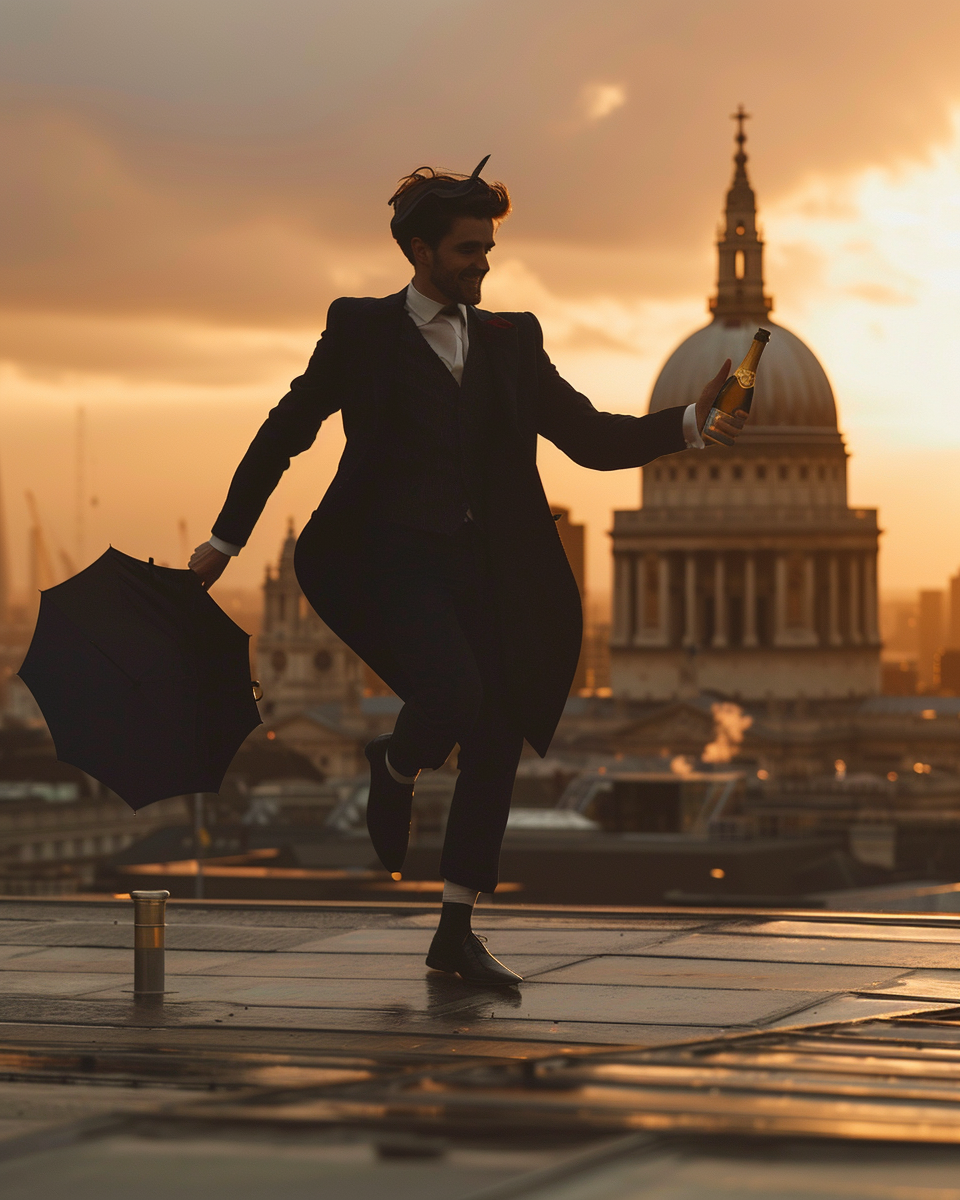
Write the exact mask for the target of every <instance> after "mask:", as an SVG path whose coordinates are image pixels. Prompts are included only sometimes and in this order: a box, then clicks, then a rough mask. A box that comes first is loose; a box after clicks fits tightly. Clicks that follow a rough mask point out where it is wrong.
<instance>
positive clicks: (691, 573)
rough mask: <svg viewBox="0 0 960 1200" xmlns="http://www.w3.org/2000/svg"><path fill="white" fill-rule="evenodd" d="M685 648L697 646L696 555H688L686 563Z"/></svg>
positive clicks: (684, 589) (684, 580) (684, 590)
mask: <svg viewBox="0 0 960 1200" xmlns="http://www.w3.org/2000/svg"><path fill="white" fill-rule="evenodd" d="M683 584H684V586H683V592H684V629H683V644H684V646H696V644H697V559H696V555H694V554H689V553H688V554H687V556H686V560H685V562H684V578H683Z"/></svg>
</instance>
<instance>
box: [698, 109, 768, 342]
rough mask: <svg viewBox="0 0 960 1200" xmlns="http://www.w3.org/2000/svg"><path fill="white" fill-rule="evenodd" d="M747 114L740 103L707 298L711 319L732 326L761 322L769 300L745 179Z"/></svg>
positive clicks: (754, 212)
mask: <svg viewBox="0 0 960 1200" xmlns="http://www.w3.org/2000/svg"><path fill="white" fill-rule="evenodd" d="M749 116H750V114H749V113H748V112H746V111H745V110H744V107H743V105H742V104H741V105H740V106H739V108H738V109H737V111H736V112H735V113H734V114H733V120H735V121H736V122H737V133H736V138H735V140H736V143H737V153H736V154H735V155H734V159H733V162H734V170H733V183H732V184H731V185H730V190H729V191H728V192H727V207H726V212H725V218H726V220H725V224H724V228H723V231H722V234H721V236H720V238H719V239H718V241H717V258H718V263H717V294H716V296H714V297H713V298H712V299H711V300H710V311H711V312H712V313H713V315H714V320H717V321H722V322H723V324H724V325H727V326H729V327H731V328H735V327H737V326H739V325H741V324H743V323H746V324H750V323H751V322H755V321H765V320H766V319H767V315H768V313H769V312H770V310H771V309H772V308H773V300H772V299H771V297H770V296H767V295H765V294H764V290H763V240H762V239H761V237H760V235H759V233H758V232H757V201H756V197H755V196H754V194H753V188H752V187H751V186H750V180H749V179H748V178H747V154H746V151H745V150H744V146H745V145H746V141H747V135H746V134H745V133H744V131H743V123H744V121H746V120H747V119H748V117H749Z"/></svg>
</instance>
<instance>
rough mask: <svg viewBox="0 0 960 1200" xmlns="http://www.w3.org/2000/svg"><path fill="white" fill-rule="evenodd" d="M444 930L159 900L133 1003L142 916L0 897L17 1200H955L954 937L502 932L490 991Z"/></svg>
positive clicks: (423, 911)
mask: <svg viewBox="0 0 960 1200" xmlns="http://www.w3.org/2000/svg"><path fill="white" fill-rule="evenodd" d="M436 913H437V906H435V905H422V904H393V905H389V906H384V905H375V904H335V903H326V904H325V903H250V904H247V903H241V902H229V901H206V902H204V901H179V902H171V903H170V905H169V906H168V929H167V947H168V949H167V988H168V993H167V995H166V996H165V997H164V1001H163V1003H162V1004H156V1003H154V1004H143V1003H135V1002H134V1000H133V996H132V982H133V981H132V966H133V954H132V946H133V927H132V921H133V913H132V905H131V904H130V903H129V901H124V900H110V899H105V898H94V899H82V898H80V899H76V900H34V899H30V900H3V901H0V1191H2V1193H3V1195H4V1197H5V1200H16V1198H19V1197H20V1196H24V1197H26V1196H27V1195H30V1196H31V1197H34V1196H36V1195H37V1194H43V1193H45V1192H47V1193H51V1194H52V1189H53V1188H54V1187H58V1188H59V1187H61V1186H62V1187H64V1188H66V1187H68V1186H69V1187H70V1188H71V1195H72V1196H75V1197H81V1198H82V1197H85V1196H87V1195H88V1194H89V1195H90V1196H93V1195H94V1194H96V1195H97V1197H98V1200H110V1198H111V1197H112V1196H114V1195H116V1196H118V1197H119V1196H120V1195H124V1196H125V1195H127V1194H129V1189H130V1188H131V1187H135V1188H136V1193H137V1195H138V1200H140V1198H142V1200H152V1198H153V1197H154V1196H156V1197H158V1198H159V1197H160V1196H161V1195H162V1196H164V1197H165V1198H168V1197H169V1196H170V1195H177V1196H178V1198H179V1197H188V1198H192V1197H193V1196H194V1195H196V1196H197V1197H198V1198H199V1197H200V1196H203V1197H204V1200H211V1198H216V1197H219V1196H220V1195H223V1196H228V1195H229V1196H230V1197H231V1200H247V1197H249V1198H251V1200H252V1198H254V1197H257V1198H259V1197H261V1196H264V1197H266V1196H268V1195H269V1196H271V1197H273V1196H274V1195H275V1194H276V1193H277V1192H278V1191H279V1192H282V1193H283V1194H284V1195H285V1196H287V1195H289V1196H295V1197H296V1196H300V1195H303V1196H307V1195H309V1196H311V1197H314V1198H316V1197H320V1198H321V1200H323V1198H325V1197H327V1196H328V1195H329V1196H330V1197H334V1196H336V1197H338V1198H339V1197H343V1196H347V1195H349V1197H350V1200H354V1198H355V1197H356V1198H360V1197H364V1196H367V1195H370V1196H374V1195H376V1196H378V1197H379V1196H383V1195H384V1194H387V1195H389V1196H390V1198H391V1200H397V1198H399V1197H403V1196H407V1195H410V1196H411V1197H412V1196H416V1197H417V1198H418V1200H430V1198H431V1197H433V1196H435V1195H436V1196H438V1197H440V1196H443V1197H445V1198H448V1200H461V1198H462V1200H467V1198H468V1197H470V1198H479V1197H481V1196H487V1197H490V1198H491V1200H492V1198H493V1197H495V1196H504V1197H506V1196H508V1195H510V1196H530V1197H535V1196H536V1197H538V1198H539V1197H544V1198H546V1197H556V1198H558V1200H559V1198H560V1197H563V1198H564V1200H567V1198H569V1200H574V1198H578V1200H579V1198H580V1197H582V1198H583V1200H586V1198H587V1197H595V1198H596V1200H600V1198H601V1197H603V1198H604V1200H605V1198H606V1197H609V1198H610V1200H614V1198H620V1197H624V1198H625V1197H627V1196H629V1197H634V1196H637V1197H647V1196H650V1197H664V1198H665V1197H668V1196H669V1197H671V1198H676V1200H679V1198H680V1197H687V1196H690V1197H693V1196H696V1197H698V1198H700V1197H708V1198H709V1197H714V1196H716V1197H718V1198H719V1197H726V1196H728V1195H731V1196H732V1195H733V1194H734V1192H738V1191H739V1194H743V1192H744V1191H746V1192H748V1193H749V1194H750V1195H751V1196H768V1195H769V1196H770V1197H773V1196H777V1197H781V1196H784V1195H790V1196H794V1195H796V1196H807V1195H811V1196H813V1195H816V1196H833V1195H836V1196H841V1195H842V1196H844V1197H850V1196H864V1197H874V1196H876V1197H878V1198H879V1197H881V1196H882V1197H888V1198H889V1197H893V1196H894V1195H895V1196H896V1197H897V1198H898V1200H907V1198H912V1197H914V1196H917V1197H919V1196H926V1195H928V1194H933V1193H932V1192H930V1191H924V1190H923V1189H924V1188H928V1189H939V1190H937V1191H936V1195H937V1197H938V1200H954V1197H956V1200H960V1090H958V1087H957V1085H958V1083H960V1015H958V1010H960V918H957V917H952V916H919V915H916V914H911V915H899V916H893V915H887V914H883V915H880V914H872V913H871V914H844V913H837V912H829V913H824V912H816V913H808V914H804V913H796V912H782V913H776V912H769V913H757V912H755V911H750V912H738V911H734V910H716V909H707V910H702V911H696V910H690V909H688V910H674V909H659V910H641V909H615V910H614V909H592V910H574V909H533V908H529V907H528V908H523V907H515V908H510V907H507V906H502V905H497V906H496V908H488V909H480V910H478V918H477V920H476V922H475V924H476V927H477V928H478V930H479V931H480V932H482V933H484V934H485V935H486V936H487V938H488V941H489V946H490V949H491V950H492V952H493V953H494V954H496V955H497V956H498V957H501V958H503V959H504V961H506V962H507V963H508V965H510V966H512V967H514V968H516V969H517V970H519V971H520V972H521V973H522V974H523V975H524V976H525V977H526V982H525V983H524V984H523V986H522V987H521V988H520V989H517V990H511V991H506V992H497V991H481V990H478V989H475V988H472V987H469V986H467V985H465V984H463V983H461V982H460V981H459V980H457V979H452V978H449V977H447V976H442V975H437V974H435V973H431V972H427V971H426V968H425V966H424V962H423V959H424V956H425V954H426V950H427V946H428V944H429V941H430V937H431V934H432V929H433V927H434V925H435V923H436ZM878 1141H879V1142H882V1143H884V1145H883V1147H882V1148H881V1147H878V1146H877V1145H876V1143H877V1142H878ZM933 1143H937V1144H938V1145H936V1146H934V1145H933ZM146 1161H150V1162H152V1163H154V1165H155V1166H156V1167H157V1171H156V1173H155V1175H154V1174H151V1173H150V1172H148V1173H147V1174H148V1175H149V1178H145V1177H144V1175H143V1169H142V1167H143V1163H144V1162H146ZM718 1164H724V1165H722V1169H721V1165H718ZM878 1164H879V1165H878ZM883 1164H886V1165H883ZM898 1172H899V1173H900V1175H902V1176H903V1184H902V1187H903V1188H907V1190H897V1189H898V1188H900V1187H901V1184H899V1183H896V1182H895V1181H896V1179H897V1178H898ZM871 1173H872V1174H871ZM852 1179H855V1181H856V1182H855V1185H854V1184H853V1183H851V1180H852ZM724 1180H725V1181H726V1182H724ZM84 1181H85V1182H84ZM788 1182H789V1183H790V1187H789V1188H787V1186H786V1185H787V1183H788ZM85 1187H86V1188H88V1190H86V1191H85V1190H84V1188H85ZM851 1187H853V1188H854V1190H850V1189H851ZM910 1188H912V1189H914V1190H909V1189H910ZM151 1189H153V1190H151ZM725 1189H726V1190H725ZM831 1189H832V1190H831ZM891 1189H892V1190H891Z"/></svg>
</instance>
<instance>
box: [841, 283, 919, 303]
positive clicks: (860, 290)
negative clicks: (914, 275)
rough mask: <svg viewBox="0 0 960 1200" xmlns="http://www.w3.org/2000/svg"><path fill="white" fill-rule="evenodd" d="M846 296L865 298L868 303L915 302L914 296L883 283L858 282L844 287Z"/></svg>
mask: <svg viewBox="0 0 960 1200" xmlns="http://www.w3.org/2000/svg"><path fill="white" fill-rule="evenodd" d="M846 293H847V295H848V296H853V297H854V298H855V299H857V300H866V302H867V303H868V304H887V305H891V304H892V305H898V304H916V302H917V301H916V297H915V296H911V295H910V294H909V293H907V292H902V291H898V290H897V289H896V288H892V287H887V285H886V284H883V283H858V284H854V285H853V286H851V287H848V288H847V289H846Z"/></svg>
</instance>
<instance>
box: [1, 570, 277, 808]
mask: <svg viewBox="0 0 960 1200" xmlns="http://www.w3.org/2000/svg"><path fill="white" fill-rule="evenodd" d="M248 642H249V636H248V634H246V633H244V631H243V630H242V629H241V628H240V627H239V625H235V624H234V623H233V621H231V620H230V618H229V617H228V616H227V614H226V613H225V612H224V611H223V609H222V608H220V607H219V606H218V605H217V604H216V603H215V602H214V601H213V600H212V599H211V597H210V596H208V595H207V593H206V592H205V591H204V590H203V588H202V587H201V585H200V580H199V579H198V578H197V576H196V575H195V574H194V572H193V571H176V570H172V569H171V568H170V567H158V566H156V565H155V564H154V563H153V560H152V559H151V561H150V562H149V563H145V562H141V561H140V560H139V559H136V558H130V557H129V556H128V555H126V554H121V553H120V551H119V550H114V549H113V548H112V547H111V548H110V549H109V550H108V551H107V552H106V554H103V555H101V556H100V558H98V559H97V561H96V562H95V563H92V564H91V565H90V566H89V567H87V568H86V570H83V571H81V572H80V573H79V574H78V575H74V577H73V578H72V579H68V580H67V581H66V583H61V584H58V585H57V586H56V587H53V588H49V589H48V590H47V591H45V592H43V593H42V595H41V597H40V615H39V617H38V618H37V628H36V630H35V631H34V635H33V641H32V642H31V643H30V649H29V650H28V651H27V657H26V658H25V659H24V662H23V666H22V667H21V668H20V672H19V673H20V678H21V679H22V680H23V682H24V683H25V684H26V685H27V687H28V688H29V689H30V691H31V692H32V693H33V695H34V698H35V699H36V701H37V704H39V706H40V711H41V712H42V713H43V715H44V718H45V719H46V722H47V725H48V727H49V729H50V733H51V736H52V737H53V741H54V745H55V746H56V749H57V757H58V758H59V759H60V760H61V761H62V762H68V763H72V764H73V765H74V766H75V767H79V768H80V769H81V770H83V771H86V772H87V774H88V775H92V776H93V777H94V778H95V779H99V780H100V781H101V783H105V784H106V785H107V787H109V788H111V789H112V790H113V791H115V792H116V793H117V795H118V796H121V797H122V798H123V799H124V800H126V802H127V803H128V804H129V805H130V807H131V808H134V809H137V808H142V807H143V806H144V805H145V804H152V803H153V801H154V800H162V799H164V798H165V797H167V796H181V795H183V794H185V793H187V792H216V791H219V789H220V785H221V784H222V782H223V777H224V775H225V774H226V771H227V768H228V767H229V766H230V762H231V760H232V759H233V756H234V755H235V754H236V752H237V750H238V749H239V748H240V744H241V743H242V742H243V740H244V738H245V737H246V736H247V735H248V734H249V733H250V732H251V730H253V729H255V728H256V726H257V725H259V724H260V713H259V711H258V710H257V705H256V701H255V700H254V695H253V688H252V686H251V681H250V664H249V657H248Z"/></svg>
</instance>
